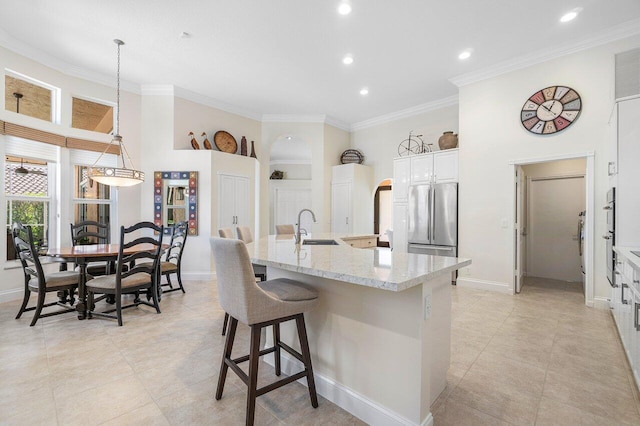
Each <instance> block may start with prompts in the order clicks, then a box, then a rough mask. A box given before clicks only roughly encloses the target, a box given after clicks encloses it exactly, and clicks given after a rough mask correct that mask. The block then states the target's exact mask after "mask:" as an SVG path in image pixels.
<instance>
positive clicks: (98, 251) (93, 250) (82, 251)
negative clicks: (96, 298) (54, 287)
mask: <svg viewBox="0 0 640 426" xmlns="http://www.w3.org/2000/svg"><path fill="white" fill-rule="evenodd" d="M168 247H169V245H168V244H162V250H163V251H164V250H166V249H167V248H168ZM155 250H156V246H155V245H153V244H149V243H143V244H137V245H135V246H132V247H129V248H125V249H124V250H123V255H125V256H129V255H132V254H135V253H141V252H152V251H155ZM119 253H120V244H87V245H77V246H70V247H51V248H49V249H48V250H47V254H46V256H49V257H53V258H57V259H59V260H61V261H63V262H74V263H75V264H76V265H77V266H78V268H79V272H80V282H79V285H78V303H77V304H76V310H77V311H78V319H85V318H86V316H87V292H86V283H87V278H88V276H87V265H89V263H93V262H103V261H104V262H114V261H116V260H117V259H118V255H119ZM158 272H159V271H158ZM157 279H158V280H159V279H160V274H159V273H158V276H157ZM157 287H158V290H157V291H158V293H160V291H161V290H160V288H161V287H160V285H159V283H158V286H157ZM158 296H160V295H159V294H158Z"/></svg>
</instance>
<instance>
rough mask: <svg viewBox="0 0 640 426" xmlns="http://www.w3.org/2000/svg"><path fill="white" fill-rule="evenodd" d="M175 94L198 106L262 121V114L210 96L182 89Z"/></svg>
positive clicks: (175, 89)
mask: <svg viewBox="0 0 640 426" xmlns="http://www.w3.org/2000/svg"><path fill="white" fill-rule="evenodd" d="M174 94H175V96H176V97H177V98H182V99H186V100H188V101H192V102H195V103H197V104H201V105H206V106H210V107H212V108H216V109H219V110H222V111H225V112H228V113H231V114H236V115H240V116H243V117H246V118H250V119H252V120H256V121H260V120H261V119H262V114H260V113H257V112H255V111H251V110H248V109H245V108H242V107H239V106H236V105H231V104H228V103H225V102H222V101H219V100H217V99H214V98H211V97H209V96H206V95H201V94H200V93H195V92H192V91H190V90H187V89H183V88H181V87H177V86H176V87H174Z"/></svg>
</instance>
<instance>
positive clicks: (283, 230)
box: [276, 225, 296, 235]
mask: <svg viewBox="0 0 640 426" xmlns="http://www.w3.org/2000/svg"><path fill="white" fill-rule="evenodd" d="M295 233H296V229H295V228H294V226H293V225H276V235H294V234H295Z"/></svg>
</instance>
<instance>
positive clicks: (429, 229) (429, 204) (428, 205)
mask: <svg viewBox="0 0 640 426" xmlns="http://www.w3.org/2000/svg"><path fill="white" fill-rule="evenodd" d="M432 190H433V188H432V187H429V193H428V195H427V211H428V212H429V223H427V241H429V242H431V191H432Z"/></svg>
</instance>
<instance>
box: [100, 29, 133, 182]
mask: <svg viewBox="0 0 640 426" xmlns="http://www.w3.org/2000/svg"><path fill="white" fill-rule="evenodd" d="M113 42H114V43H115V44H117V45H118V74H117V92H116V127H115V134H114V136H113V139H112V140H111V142H110V143H109V145H108V146H107V148H106V149H105V150H104V152H103V153H102V154H100V157H98V159H97V160H96V162H95V163H94V164H93V165H92V166H91V167H90V168H89V172H88V176H89V178H91V179H93V180H95V181H96V182H98V183H102V184H104V185H109V186H134V185H137V184H139V183H142V182H144V173H143V172H141V171H139V170H135V169H134V167H133V162H132V161H131V157H129V153H128V152H127V149H126V148H125V146H124V143H123V142H122V136H120V46H122V45H123V44H124V42H123V41H122V40H118V39H116V40H113ZM111 145H118V148H119V152H120V159H121V161H122V167H104V166H98V165H97V164H98V162H99V161H100V158H102V156H103V155H104V153H105V152H107V151H108V150H109V147H110V146H111ZM125 156H126V158H127V159H128V160H129V164H130V165H131V168H128V167H127V163H126V161H125Z"/></svg>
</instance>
